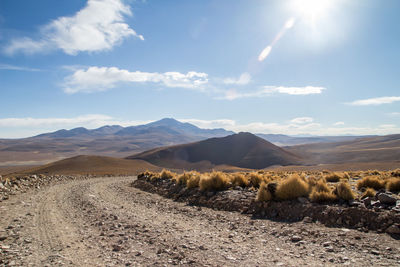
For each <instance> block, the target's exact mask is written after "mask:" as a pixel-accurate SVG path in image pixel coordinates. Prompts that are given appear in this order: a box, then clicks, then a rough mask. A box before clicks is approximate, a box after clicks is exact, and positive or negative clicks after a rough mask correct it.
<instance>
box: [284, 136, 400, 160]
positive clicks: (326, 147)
mask: <svg viewBox="0 0 400 267" xmlns="http://www.w3.org/2000/svg"><path fill="white" fill-rule="evenodd" d="M285 149H286V150H288V151H290V152H292V153H295V154H297V155H300V156H301V157H302V158H303V159H307V161H306V162H303V163H306V164H308V165H316V164H343V163H356V162H357V163H363V162H364V163H368V162H398V167H400V134H395V135H386V136H377V137H367V138H359V139H356V140H353V141H346V142H334V143H318V144H308V145H298V146H291V147H285Z"/></svg>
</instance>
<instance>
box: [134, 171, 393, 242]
mask: <svg viewBox="0 0 400 267" xmlns="http://www.w3.org/2000/svg"><path fill="white" fill-rule="evenodd" d="M132 186H134V187H136V188H139V189H141V190H144V191H147V192H151V193H157V194H159V195H162V196H164V197H167V198H172V199H174V200H177V201H182V202H188V203H189V204H190V205H198V206H205V207H210V208H213V209H218V210H226V211H238V212H242V213H247V214H252V216H253V217H256V218H268V219H271V220H277V221H288V222H295V221H302V220H304V221H306V222H320V223H323V224H325V225H326V226H330V227H346V228H354V229H358V230H360V231H365V232H366V231H369V230H373V231H377V232H387V233H389V234H394V235H397V234H400V209H399V207H400V203H399V201H398V200H397V199H396V198H395V197H394V196H393V195H391V194H390V193H389V192H384V191H380V192H378V193H377V194H376V196H375V197H374V198H366V199H363V200H362V201H361V202H358V201H342V202H340V203H338V204H331V205H322V204H317V203H311V202H309V201H308V199H306V198H299V199H296V200H288V201H269V202H256V201H255V196H256V191H253V190H251V189H247V188H245V189H243V188H241V187H235V188H233V189H232V190H226V191H215V192H214V191H200V190H199V189H198V188H192V189H188V188H186V187H185V186H182V185H179V184H176V183H174V182H173V181H171V180H170V179H146V177H140V178H138V179H137V180H136V181H134V182H133V183H132Z"/></svg>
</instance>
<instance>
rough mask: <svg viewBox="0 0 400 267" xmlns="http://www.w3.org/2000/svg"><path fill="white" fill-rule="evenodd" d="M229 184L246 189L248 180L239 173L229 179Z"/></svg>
mask: <svg viewBox="0 0 400 267" xmlns="http://www.w3.org/2000/svg"><path fill="white" fill-rule="evenodd" d="M231 183H232V186H241V187H246V186H248V185H249V180H247V178H246V177H245V176H244V175H243V174H241V173H235V174H233V176H232V177H231Z"/></svg>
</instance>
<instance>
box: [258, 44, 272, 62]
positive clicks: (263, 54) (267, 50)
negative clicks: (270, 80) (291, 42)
mask: <svg viewBox="0 0 400 267" xmlns="http://www.w3.org/2000/svg"><path fill="white" fill-rule="evenodd" d="M271 50H272V47H271V46H270V45H269V46H267V47H266V48H264V50H263V51H261V53H260V55H259V56H258V61H263V60H264V59H266V58H267V57H268V55H269V53H271Z"/></svg>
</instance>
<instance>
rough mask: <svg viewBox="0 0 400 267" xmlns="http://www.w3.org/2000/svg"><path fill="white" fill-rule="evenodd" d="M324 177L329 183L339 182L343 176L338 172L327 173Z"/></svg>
mask: <svg viewBox="0 0 400 267" xmlns="http://www.w3.org/2000/svg"><path fill="white" fill-rule="evenodd" d="M324 178H325V180H326V181H327V182H329V183H337V182H339V181H340V178H341V177H340V176H339V175H338V174H337V173H331V174H328V175H326V176H325V177H324Z"/></svg>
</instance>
